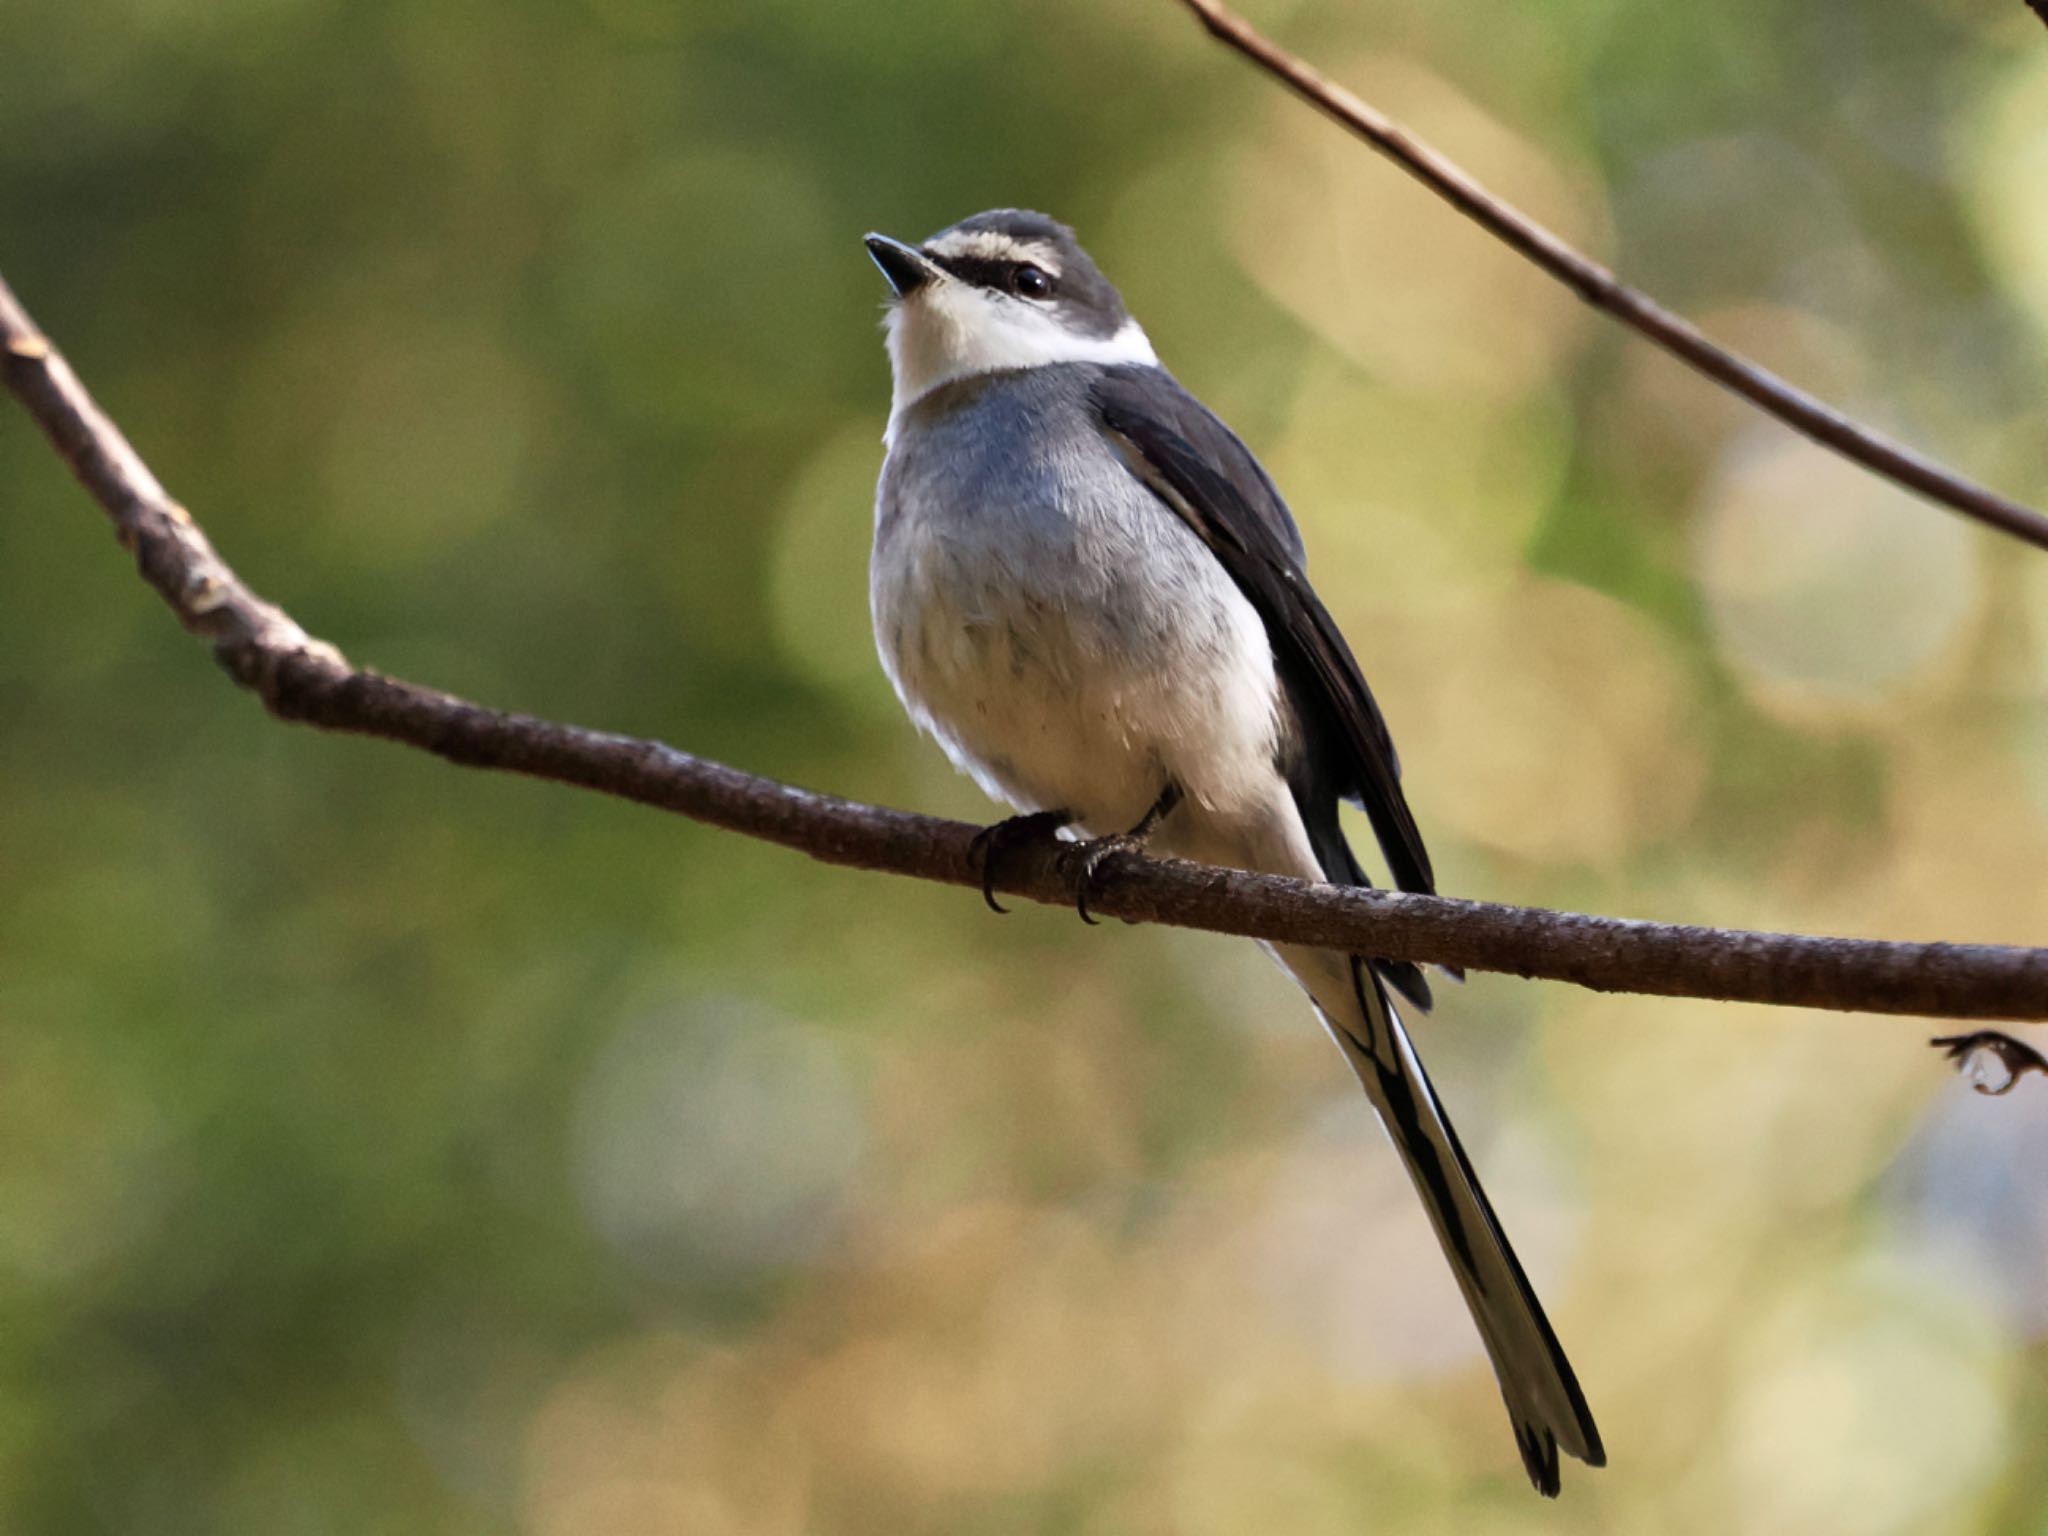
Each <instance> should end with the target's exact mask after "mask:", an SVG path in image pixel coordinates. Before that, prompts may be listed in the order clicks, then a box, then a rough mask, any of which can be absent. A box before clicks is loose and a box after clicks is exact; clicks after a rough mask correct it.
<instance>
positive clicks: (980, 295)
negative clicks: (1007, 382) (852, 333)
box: [882, 278, 1159, 444]
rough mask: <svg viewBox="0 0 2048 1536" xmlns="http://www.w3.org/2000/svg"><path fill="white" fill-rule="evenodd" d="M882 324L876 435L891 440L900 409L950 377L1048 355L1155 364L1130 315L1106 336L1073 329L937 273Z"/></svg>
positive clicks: (1038, 363)
mask: <svg viewBox="0 0 2048 1536" xmlns="http://www.w3.org/2000/svg"><path fill="white" fill-rule="evenodd" d="M883 326H884V329H886V330H887V331H888V333H889V368H890V371H891V373H892V374H893V376H894V379H895V388H894V391H893V393H892V394H891V396H890V400H889V429H888V431H886V432H885V433H883V434H882V441H883V442H885V443H892V444H893V443H894V442H895V441H896V425H897V423H898V422H899V421H900V420H901V419H902V417H903V413H904V411H905V410H907V409H909V407H910V406H911V405H913V404H914V403H915V402H916V401H917V400H919V399H920V398H921V397H923V396H924V395H927V394H929V393H930V392H931V391H933V390H935V389H937V388H938V387H939V386H940V385H941V384H947V383H950V382H951V381H953V380H954V379H961V378H966V377H968V376H969V375H971V374H977V373H997V372H1000V371H1002V370H1005V369H1010V368H1039V367H1043V366H1044V365H1045V364H1047V363H1141V364H1149V365H1150V366H1152V367H1155V368H1156V367H1157V366H1158V365H1159V355H1158V354H1157V353H1155V352H1154V351H1153V350H1152V343H1151V341H1150V340H1149V339H1147V337H1146V335H1145V331H1144V328H1143V327H1142V326H1140V325H1139V324H1138V322H1137V321H1135V320H1126V321H1125V322H1124V323H1123V325H1122V326H1121V327H1120V328H1119V329H1118V330H1117V332H1116V334H1115V335H1113V336H1078V335H1076V334H1075V333H1074V332H1072V331H1070V330H1068V329H1067V328H1066V327H1065V326H1063V325H1061V324H1060V323H1059V321H1058V320H1057V319H1055V318H1054V317H1053V315H1052V314H1050V313H1049V312H1047V311H1045V310H1041V309H1037V308H1035V307H1032V306H1030V305H1029V304H1027V303H1025V302H1023V301H1019V300H1014V299H1009V298H1005V297H1001V296H998V295H992V294H988V293H986V292H983V291H982V290H980V289H977V288H974V287H971V286H969V285H968V284H965V283H958V282H950V281H948V280H946V279H944V278H940V279H938V280H937V281H935V282H932V283H929V284H927V285H926V286H925V287H923V288H920V289H918V290H917V292H915V293H913V294H912V295H911V296H910V297H909V298H907V299H903V300H900V301H898V302H897V303H895V304H893V305H891V306H890V309H889V314H888V318H887V319H886V320H885V321H884V322H883Z"/></svg>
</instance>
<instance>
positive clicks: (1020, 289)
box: [1010, 263, 1052, 299]
mask: <svg viewBox="0 0 2048 1536" xmlns="http://www.w3.org/2000/svg"><path fill="white" fill-rule="evenodd" d="M1010 290H1011V291H1012V292H1013V293H1015V294H1016V295H1017V296H1018V297H1019V298H1025V299H1045V298H1050V297H1052V279H1051V278H1050V277H1047V276H1046V275H1045V272H1044V271H1043V269H1041V268H1038V267H1034V266H1031V265H1029V264H1028V263H1027V264H1026V265H1024V266H1021V267H1019V268H1018V269H1017V270H1016V271H1015V272H1013V273H1012V274H1011V275H1010Z"/></svg>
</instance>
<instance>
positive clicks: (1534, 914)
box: [0, 280, 2048, 1019]
mask: <svg viewBox="0 0 2048 1536" xmlns="http://www.w3.org/2000/svg"><path fill="white" fill-rule="evenodd" d="M0 371H4V374H5V377H6V382H7V387H8V389H9V390H10V391H11V392H12V393H13V394H14V396H15V397H16V398H17V399H18V400H20V401H21V403H22V405H23V406H24V407H26V408H27V410H28V413H29V414H30V415H31V416H32V417H34V418H35V420H36V421H37V422H38V423H39V424H40V425H41V426H42V428H43V431H44V432H45V433H46V434H47V435H48V436H49V439H50V441H51V442H52V443H53V444H55V445H56V448H57V451H58V452H59V453H60V454H61V455H62V456H63V457H64V459H65V461H66V462H67V463H69V464H70V466H71V468H72V470H73V472H74V473H75V474H76V475H77V476H78V478H79V480H80V481H82V482H83V483H84V485H85V488H86V489H87V490H88V491H90V492H91V493H92V496H93V498H94V499H95V500H96V501H98V502H99V504H100V505H101V506H102V507H103V508H105V509H106V512H107V514H108V516H110V517H111V518H112V519H113V523H114V531H115V533H116V534H117V536H118V537H119V538H120V541H121V544H122V546H123V547H124V548H126V549H127V550H129V551H130V552H131V553H132V554H133V555H134V556H135V561H136V565H137V567H138V568H139V570H140V571H141V573H142V576H143V578H144V579H145V580H146V581H148V582H149V584H150V585H151V586H152V587H154V588H156V590H157V592H158V594H159V595H160V596H162V598H163V599H164V601H165V602H166V603H168V604H169V605H170V607H171V611H172V612H173V613H175V614H176V615H177V616H178V620H179V622H180V623H182V624H183V625H184V626H185V627H186V628H187V629H189V630H191V631H192V632H193V633H194V634H196V635H198V636H200V637H201V638H202V639H204V640H206V641H208V642H209V643H210V644H211V645H212V647H213V653H214V655H215V657H216V658H217V659H218V660H219V661H220V663H221V665H222V666H224V667H225V668H226V669H227V671H228V673H229V675H231V676H232V677H234V678H235V680H236V681H238V682H240V683H241V684H242V685H243V686H244V687H246V688H249V689H251V690H252V691H254V692H255V693H256V694H257V695H258V696H259V697H260V698H261V699H262V700H263V702H264V703H265V705H267V706H268V707H269V709H270V710H271V711H272V713H274V714H276V715H278V716H279V717H280V718H282V719H286V720H297V721H303V722H305V723H306V724H309V725H315V726H319V727H321V728H322V729H325V730H332V731H348V732H353V733H355V734H358V735H364V736H377V737H382V738H383V739H385V740H387V741H396V742H403V743H404V744H406V745H408V746H414V747H422V748H425V749H426V750H427V751H429V752H434V753H437V754H439V755H440V756H442V757H444V758H447V759H448V760H449V761H450V762H455V763H461V764H463V765H465V766H468V767H473V768H493V769H497V770H500V771H502V772H506V773H518V774H525V775H527V776H529V777H533V778H541V779H554V780H558V781H560V782H562V783H565V784H574V785H578V786H580V787H581V788H584V789H592V790H596V791H598V792H600V793H602V794H608V795H617V796H620V797H622V798H624V799H628V800H637V801H639V802H640V803H641V804H643V805H652V806H657V807H659V808H661V809H663V810H668V811H675V812H678V813H680V814H681V815H684V816H688V817H690V818H692V819H693V820H696V821H701V822H705V823H708V824H709V825H711V826H715V827H723V828H725V829H726V830H728V831H733V832H739V833H743V834H745V835H747V836H749V837H756V838H761V839H763V840H765V841H767V842H772V843H780V844H781V845H783V846H784V847H787V848H794V849H797V850H799V851H800V852H803V853H807V854H809V855H811V857H813V858H815V859H821V860H823V861H825V862H826V863H829V864H844V865H850V866H852V867H855V868H859V869H875V870H886V871H888V872H890V873H893V874H899V875H911V876H915V877H917V878H919V879H925V880H938V881H944V882H947V883H950V884H953V885H978V884H979V876H978V874H977V873H976V871H975V870H974V868H973V866H972V863H971V860H970V858H969V849H968V845H969V843H970V841H971V840H972V838H973V836H974V834H975V831H976V830H977V829H976V828H974V827H970V826H967V825H965V824H964V823H961V822H956V821H941V820H937V819H935V818H932V817H929V816H916V815H911V814H909V813H907V812H903V811H892V810H884V809H882V808H880V807H878V806H872V805H861V804H857V803H855V802H853V801H850V800H840V799H837V798H835V797H833V796H830V795H821V794H815V793H812V792H811V791H809V790H804V789H797V788H794V787H792V786H790V785H787V784H779V783H776V782H775V781H774V780H772V779H763V778H756V777H755V776H753V775H752V774H747V773H742V772H740V771H739V770H738V769H736V768H729V767H726V766H725V765H724V764H722V763H714V762H709V761H706V760H705V759H703V758H700V757H694V756H692V755H691V754H689V753H687V752H683V751H679V750H678V749H676V748H674V747H670V746H665V745H663V744H662V743H660V742H656V741H643V740H637V739H635V738H633V737H629V736H614V735H610V734H607V733H604V732H599V731H588V730H583V729H580V728H579V727H576V726H571V725H560V724H557V723H555V722H553V721H549V720H537V719H534V718H532V717H530V716H526V715H514V714H506V713H503V712H502V711H499V710H494V709H486V708H484V707H483V706H482V705H478V704H472V703H470V702H469V701H467V700H465V699H459V698H455V697H452V696H451V695H449V694H445V693H436V692H434V691H432V690H431V689H427V688H421V687H418V686H416V685H415V684H412V683H407V682H401V681H399V680H398V679H397V678H390V677H383V676H380V675H378V674H377V673H375V672H368V671H363V670H360V669H358V668H356V667H354V666H352V665H350V663H349V662H348V661H347V660H346V659H345V658H344V657H343V656H342V654H341V652H340V651H338V650H336V649H335V648H334V647H333V646H331V645H329V644H327V643H326V642H325V641H322V640H316V639H314V638H312V637H311V636H310V635H308V634H307V633H306V632H305V631H304V630H303V629H301V628H300V627H299V626H298V624H297V623H295V622H294V621H293V620H292V618H291V616H290V615H288V614H287V613H285V612H284V611H283V610H282V609H281V608H278V607H276V606H275V605H273V604H271V603H267V602H265V601H264V600H263V599H262V598H260V597H258V596H257V595H256V594H255V593H254V592H252V591H250V589H249V588H248V587H247V586H245V585H244V584H243V583H242V581H241V579H240V578H239V577H237V576H236V575H235V573H234V572H233V571H232V570H230V569H229V568H228V566H227V564H226V563H225V562H224V561H223V560H222V559H221V558H220V556H219V555H218V554H216V553H215V552H214V548H213V546H212V544H211V543H210V542H208V540H207V537H206V535H205V533H204V532H203V531H202V530H201V529H200V528H199V526H198V525H197V524H196V523H194V522H193V520H192V517H191V514H190V513H188V512H186V510H185V509H184V508H183V507H181V506H179V505H178V504H177V503H176V502H174V501H172V500H171V499H170V497H169V496H168V495H166V494H165V492H164V489H163V487H162V486H161V485H160V484H158V483H157V480H156V477H155V476H154V475H152V474H151V473H150V471H149V468H148V466H146V465H145V464H144V463H143V462H142V460H141V458H140V457H139V456H138V455H137V454H136V452H135V450H134V449H133V448H131V447H130V446H129V445H128V442H127V440H126V439H125V438H123V437H122V435H121V432H120V430H119V429H118V428H117V427H116V426H115V425H114V424H113V422H112V421H110V420H108V418H107V417H106V415H105V414H104V413H103V412H101V410H100V409H99V407H98V406H97V405H95V404H94V403H93V400H92V398H91V396H90V395H88V394H87V393H86V391H85V387H84V386H83V385H82V384H80V383H79V381H78V376H77V375H76V374H75V373H73V372H72V370H71V367H70V365H69V364H68V363H66V362H65V361H64V359H63V357H62V356H61V355H59V353H58V352H57V350H56V349H55V348H54V347H52V346H51V345H50V343H49V341H48V340H47V339H46V338H45V337H44V336H43V335H42V333H41V332H39V331H38V330H37V329H36V327H35V325H34V323H33V322H32V321H30V319H29V317H28V315H27V314H26V313H25V312H24V311H23V310H22V308H21V306H20V305H19V304H18V303H17V302H16V301H15V298H14V295H13V294H12V293H11V292H10V291H9V290H8V288H7V285H6V283H5V282H4V280H0ZM1000 874H1001V878H1000V879H999V880H998V881H997V882H996V884H997V886H998V888H999V889H1001V890H1003V891H1006V892H1009V893H1011V894H1013V895H1017V896H1023V897H1027V898H1029V899H1030V900H1033V901H1039V902H1047V903H1053V904H1057V905H1066V904H1068V903H1070V902H1071V901H1072V900H1073V886H1072V882H1071V880H1070V879H1069V877H1068V874H1067V872H1066V870H1065V868H1064V867H1063V864H1062V860H1061V857H1060V854H1059V853H1058V852H1057V851H1056V850H1054V849H1052V848H1049V847H1026V848H1023V849H1020V850H1018V851H1017V853H1016V856H1015V857H1013V858H1009V859H1006V860H1004V862H1003V867H1002V869H1001V871H1000ZM1104 875H1105V879H1104V881H1103V886H1102V889H1101V890H1100V891H1099V893H1097V894H1095V895H1094V897H1093V899H1092V902H1091V905H1092V906H1093V907H1094V909H1095V910H1097V911H1099V912H1103V913H1107V914H1109V915H1111V916H1114V917H1122V918H1128V919H1130V920H1131V921H1133V922H1158V923H1171V924H1175V925H1178V926H1181V927H1187V928H1204V929H1208V930H1210V931H1212V932H1216V933H1233V934H1243V935H1246V936H1248V937H1252V938H1262V939H1275V940H1280V941H1283V942H1291V943H1300V944H1316V945H1322V946H1326V947H1329V948H1333V949H1346V950H1353V951H1358V952H1363V953H1367V954H1374V955H1383V956H1385V957H1387V958H1388V959H1391V960H1413V961H1417V962H1422V963H1429V962H1435V963H1437V964H1443V965H1462V966H1465V967H1468V968H1470V969H1473V970H1489V971H1507V972H1512V973H1513V974H1515V975H1518V976H1534V977H1546V978H1549V979H1551V980H1556V981H1569V982H1575V983H1577V984H1578V985H1580V986H1583V987H1591V988H1594V989H1596V990H1599V991H1607V992H1650V993H1658V994H1662V995H1666V996H1673V997H1708V998H1720V999H1727V1000H1734V1001H1745V1002H1760V1003H1784V1004H1792V1005H1797V1006H1802V1007H1811V1008H1838V1009H1854V1010H1859V1011H1865V1012H1873V1013H1908V1014H1933V1015H1941V1016H1945V1017H1949V1018H1959V1019H2040V1018H2048V950H2040V949H2018V948H2009V947H2002V946H1995V945H1984V944H1892V943H1880V942H1877V941H1874V940H1867V939H1830V938H1806V937H1801V936H1798V935H1792V934H1772V933H1744V932H1736V931H1725V930H1718V929H1711V928H1693V927H1680V926H1675V925H1670V924H1662V923H1642V922H1631V921H1626V920H1623V919H1619V918H1610V917H1586V916H1581V915H1578V914H1575V913H1567V912H1547V911H1542V910H1539V909H1535V908H1528V907H1506V906H1497V905H1495V904H1493V903H1490V902H1475V901H1452V900H1447V899H1444V898H1440V897H1434V896H1412V895H1403V894H1400V893H1398V892H1389V891H1366V890H1348V889H1339V888H1337V887H1333V886H1323V885H1310V884H1307V883H1304V882H1302V881H1298V880H1284V879H1280V878H1277V877H1274V876H1270V875H1253V874H1246V873H1243V872H1241V871H1236V870H1223V869H1212V868H1209V867H1207V866H1204V865H1199V864H1188V863H1183V862H1181V861H1179V860H1154V859H1146V858H1142V857H1140V856H1137V855H1134V854H1118V855H1115V856H1113V858H1112V859H1111V861H1110V862H1109V863H1108V864H1106V865H1105V866H1104Z"/></svg>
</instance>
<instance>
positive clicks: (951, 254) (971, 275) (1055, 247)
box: [867, 208, 1159, 410]
mask: <svg viewBox="0 0 2048 1536" xmlns="http://www.w3.org/2000/svg"><path fill="white" fill-rule="evenodd" d="M867 247H868V255H869V256H871V257H872V258H874V263H875V265H876V266H877V267H879V268H881V270H882V276H884V277H886V278H887V279H888V280H889V286H890V287H891V288H892V289H894V290H895V298H894V300H893V301H892V302H891V304H890V305H889V315H888V320H887V322H886V326H887V330H888V333H889V362H890V366H891V367H892V368H893V369H894V371H895V380H896V389H895V405H896V408H897V409H898V410H901V409H902V408H903V407H904V406H906V405H908V404H909V403H910V402H911V401H913V400H915V399H917V398H918V397H919V396H920V395H922V394H924V393H926V392H927V391H928V390H931V389H935V388H936V387H938V386H939V385H941V384H944V383H946V382H947V381H948V380H951V379H957V378H961V377H964V376H966V375H968V374H975V373H994V372H998V371H1001V370H1005V369H1012V368H1036V367H1040V366H1042V365H1044V364H1047V363H1067V362H1102V363H1149V364H1154V365H1156V364H1157V363H1158V361H1159V359H1158V357H1157V356H1156V355H1155V354H1154V353H1153V351H1152V343H1151V342H1150V341H1148V340H1147V339H1146V337H1145V332H1144V331H1143V330H1142V329H1141V328H1140V327H1139V325H1138V322H1137V321H1135V320H1133V319H1132V318H1131V316H1130V312H1129V311H1127V310H1126V309H1125V308H1124V301H1123V300H1122V299H1121V298H1120V297H1118V295H1117V291H1116V289H1114V288H1113V287H1111V286H1110V283H1109V279H1107V278H1106V277H1104V276H1103V275H1102V273H1101V272H1100V271H1099V270H1098V269H1097V267H1096V265H1095V263H1094V262H1093V261H1090V260H1089V259H1088V253H1087V252H1086V251H1084V250H1082V249H1081V246H1080V243H1079V242H1078V241H1076V240H1075V239H1074V232H1073V231H1072V230H1071V229H1069V228H1067V226H1066V225H1064V224H1061V223H1059V222H1057V221H1056V220H1053V219H1049V218H1047V217H1046V216H1045V215H1044V214H1042V213H1027V212H1024V211H1023V210H1021V209H1016V208H999V209H995V210H993V211H991V212H989V213H977V214H976V215H975V216H974V217H973V218H971V219H962V220H961V221H960V222H959V223H958V224H955V225H953V226H952V228H950V229H944V230H941V231H940V232H939V233H938V234H936V235H933V236H932V237H931V238H930V239H929V240H927V241H925V242H924V243H923V244H922V245H906V244H904V243H903V242H902V241H900V240H892V239H890V238H889V237H888V236H887V235H869V236H868V237H867Z"/></svg>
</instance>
